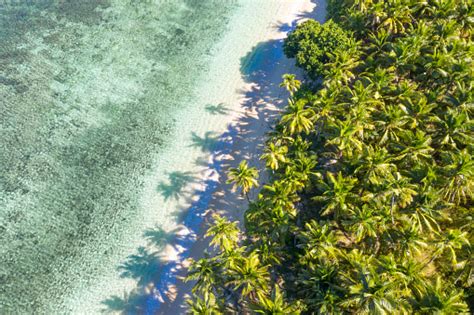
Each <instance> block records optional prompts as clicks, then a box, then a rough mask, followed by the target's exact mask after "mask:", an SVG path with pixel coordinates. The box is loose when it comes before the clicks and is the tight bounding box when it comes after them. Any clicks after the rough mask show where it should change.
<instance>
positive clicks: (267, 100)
mask: <svg viewBox="0 0 474 315" xmlns="http://www.w3.org/2000/svg"><path fill="white" fill-rule="evenodd" d="M325 6H326V4H325V3H324V1H311V0H301V1H294V2H287V1H284V2H282V3H281V4H280V7H279V9H278V15H277V17H276V18H275V20H276V21H273V22H271V23H270V24H269V25H268V27H267V29H266V34H265V40H264V41H260V42H259V43H258V45H257V46H255V47H254V49H252V51H251V52H250V53H249V54H248V55H247V57H246V58H245V60H244V62H242V63H243V65H242V67H241V68H242V69H241V70H243V71H241V72H242V77H243V78H244V81H245V84H244V85H243V86H242V87H240V89H239V94H241V99H240V101H239V104H238V105H239V107H240V109H241V111H240V112H238V113H237V114H236V113H235V112H234V113H233V115H228V118H230V119H229V121H228V127H227V130H226V131H225V132H224V133H223V134H221V135H220V136H219V138H218V139H219V140H218V141H217V144H216V146H215V147H214V148H213V150H212V152H211V154H210V155H209V164H208V165H209V168H208V169H207V170H205V171H204V172H203V174H201V175H202V177H201V178H200V179H199V184H197V185H196V187H194V188H193V189H195V191H198V192H199V193H198V194H197V196H194V199H193V201H194V202H193V203H192V204H191V206H190V208H189V212H188V214H187V215H186V218H185V219H184V224H183V225H181V226H180V227H179V228H178V232H177V233H176V236H177V240H176V242H175V243H174V244H173V245H170V244H168V245H167V246H166V247H165V250H164V251H163V255H162V259H163V261H164V262H165V263H166V267H165V268H164V270H162V272H161V275H160V280H159V281H158V283H157V285H156V286H155V287H154V289H153V294H151V295H150V296H149V298H148V299H147V303H146V305H147V306H146V307H145V314H156V313H159V314H172V313H176V314H181V313H184V311H185V307H186V303H185V299H186V298H187V297H188V293H189V292H190V291H191V288H192V286H193V284H192V283H186V282H184V281H183V279H184V276H185V273H186V267H187V266H188V264H189V263H188V259H189V258H193V259H199V258H200V257H202V256H203V253H204V251H205V250H206V249H208V245H209V240H208V239H206V238H204V234H205V231H206V226H207V224H208V222H209V218H210V216H211V214H213V213H220V214H222V215H224V216H226V217H227V218H228V219H230V220H237V221H238V222H239V224H240V225H242V224H243V214H244V212H245V210H246V207H247V201H246V200H245V198H243V197H242V196H240V194H239V193H238V192H233V191H232V189H231V186H232V185H228V184H226V183H225V182H226V173H227V170H228V169H229V168H230V167H235V166H236V165H237V164H238V163H239V162H240V161H241V160H242V159H247V160H249V162H250V164H251V165H252V166H256V167H257V168H258V169H259V171H262V170H264V163H263V162H262V161H260V160H259V156H260V154H261V151H262V149H263V145H264V142H265V139H266V134H267V133H268V132H269V131H270V129H271V125H272V124H273V122H274V120H275V119H276V117H277V115H278V114H279V112H280V111H281V109H282V107H283V106H284V100H286V97H287V96H288V94H287V93H286V91H284V90H283V89H282V88H280V87H279V84H280V82H281V77H282V75H283V74H285V73H299V72H300V71H298V69H296V68H295V66H294V62H293V61H290V60H288V59H287V58H286V57H285V56H284V55H283V51H282V40H283V39H284V38H285V37H286V34H287V32H288V31H290V30H292V29H294V27H295V26H296V25H297V24H298V23H300V22H302V21H304V20H305V19H307V18H310V17H311V18H315V19H317V20H319V21H323V19H324V17H325V11H326V10H325ZM260 178H261V180H263V181H265V179H266V176H265V174H264V173H263V172H261V173H260ZM253 194H256V191H254V192H253Z"/></svg>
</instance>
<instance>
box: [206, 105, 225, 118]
mask: <svg viewBox="0 0 474 315" xmlns="http://www.w3.org/2000/svg"><path fill="white" fill-rule="evenodd" d="M206 111H207V112H208V113H210V114H211V115H227V114H228V113H229V112H230V110H229V108H228V107H227V106H225V104H224V103H220V104H217V105H211V104H208V105H206Z"/></svg>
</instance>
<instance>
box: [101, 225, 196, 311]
mask: <svg viewBox="0 0 474 315" xmlns="http://www.w3.org/2000/svg"><path fill="white" fill-rule="evenodd" d="M143 237H144V238H145V239H146V240H147V243H148V246H147V247H144V246H140V247H138V249H137V251H136V253H135V254H133V255H130V256H128V257H127V258H126V259H125V261H124V262H122V263H121V264H120V265H119V266H118V267H117V271H118V272H119V275H120V278H123V279H133V280H135V281H136V283H137V285H136V288H135V289H133V290H132V291H130V292H129V293H127V292H124V294H123V296H117V295H114V296H111V297H109V298H108V299H106V300H104V301H102V304H103V305H104V306H105V307H104V309H103V310H102V312H104V313H123V314H141V313H144V312H145V311H146V309H147V308H148V307H150V305H149V304H150V301H153V303H157V302H156V296H161V297H162V298H163V297H164V298H166V295H165V294H163V293H164V292H165V289H166V288H168V287H169V285H171V283H170V282H169V281H168V280H166V279H163V278H160V275H161V276H163V273H165V274H169V275H171V274H173V272H174V271H173V268H175V267H176V263H175V262H167V261H163V259H162V257H161V255H160V253H161V250H162V249H164V248H165V247H166V246H168V245H171V246H173V247H174V248H177V246H178V245H179V244H180V242H186V241H187V240H188V237H190V236H188V235H185V234H184V235H183V234H182V233H180V229H174V230H172V231H169V232H167V231H165V230H164V229H163V228H161V227H159V226H157V227H155V228H152V229H148V230H146V231H145V232H144V233H143ZM164 278H166V277H164ZM171 278H172V277H171V276H170V279H171ZM163 288H165V289H163Z"/></svg>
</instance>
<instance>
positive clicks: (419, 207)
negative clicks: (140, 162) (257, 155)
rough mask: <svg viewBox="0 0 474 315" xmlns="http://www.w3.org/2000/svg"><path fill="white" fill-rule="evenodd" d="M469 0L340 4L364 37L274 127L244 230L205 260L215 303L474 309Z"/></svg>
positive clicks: (333, 310)
mask: <svg viewBox="0 0 474 315" xmlns="http://www.w3.org/2000/svg"><path fill="white" fill-rule="evenodd" d="M331 3H336V2H335V1H332V2H330V4H331ZM468 7H469V1H468V0H457V1H450V0H446V1H427V2H419V1H409V0H387V1H371V0H357V1H352V0H346V1H339V2H338V7H336V8H331V10H330V12H331V14H333V15H334V14H337V13H338V12H339V14H340V16H339V18H338V21H340V23H341V24H340V25H341V26H342V27H344V28H345V29H348V30H349V31H351V32H354V33H355V34H356V36H357V37H358V39H359V40H360V43H358V44H357V45H356V46H354V47H350V48H348V49H345V50H335V51H333V52H332V56H331V58H330V59H329V60H328V61H327V63H325V64H324V65H323V66H322V69H323V70H322V71H323V73H324V80H323V82H322V84H321V86H320V88H319V89H318V90H315V91H307V90H299V91H297V92H296V93H294V94H293V96H292V97H291V98H290V99H289V101H288V106H287V108H286V111H285V112H284V113H283V115H282V117H281V119H280V121H279V123H278V124H277V126H276V128H275V131H274V132H272V133H271V134H270V135H269V140H268V144H267V148H266V150H265V153H264V155H263V158H264V159H265V160H266V162H267V167H268V168H269V169H271V171H272V180H271V181H270V183H268V184H267V185H265V186H264V187H263V188H262V190H261V192H260V194H259V196H258V198H257V200H255V201H253V202H252V203H251V204H250V206H249V209H248V210H247V212H246V215H245V218H246V231H245V236H244V237H242V240H241V241H240V242H237V243H238V245H237V244H236V246H234V247H231V246H227V247H226V248H219V249H218V254H217V255H216V257H214V258H212V259H211V260H208V261H207V262H208V263H209V262H211V261H218V262H219V265H218V266H217V267H215V269H214V271H213V272H212V274H213V275H214V276H215V277H218V278H219V279H218V280H216V278H213V279H212V280H213V282H211V281H208V282H207V283H209V285H208V286H207V287H206V292H213V293H212V294H213V297H212V299H211V298H209V299H208V300H209V301H211V300H212V301H214V302H215V305H216V306H217V309H218V311H216V313H226V312H238V313H242V312H243V313H245V311H249V310H256V309H258V310H261V309H268V307H269V306H272V307H275V305H278V310H281V309H291V312H289V313H291V314H298V313H304V314H467V313H469V311H470V313H472V312H473V310H474V309H473V305H472V301H473V290H472V284H473V282H474V277H473V259H472V251H471V245H470V244H471V243H472V242H473V241H474V236H473V222H472V215H473V208H474V207H473V199H474V159H473V158H472V153H473V149H474V147H473V143H474V132H473V131H474V123H473V122H472V119H471V117H472V115H473V110H472V104H473V101H474V92H473V90H472V85H473V69H474V67H473V61H472V49H473V45H472V41H471V34H472V25H471V24H469V23H463V22H462V21H468V20H472V18H473V12H472V10H470V11H469V10H468V9H467V8H468ZM471 7H472V6H471ZM467 16H469V18H467ZM313 25H316V24H314V23H313ZM286 49H288V48H286ZM301 49H302V50H304V51H305V52H306V51H307V50H306V48H301ZM292 53H293V55H294V56H297V55H298V51H296V50H295V51H293V52H292ZM285 86H286V85H285ZM303 86H304V85H303ZM308 86H310V85H306V87H305V89H306V88H307V87H308ZM217 224H218V225H219V224H220V225H222V224H224V223H223V222H222V221H220V220H217ZM225 225H226V226H229V227H230V226H231V225H232V223H229V222H226V223H225ZM213 230H215V228H214V229H213ZM222 230H232V229H229V228H228V229H222ZM233 233H234V234H232V233H227V234H228V236H227V238H228V239H230V240H234V241H235V233H236V232H235V231H234V232H233ZM222 235H225V233H222V234H221V236H219V237H220V238H222ZM217 239H219V238H217ZM242 257H252V258H251V261H248V262H246V264H251V265H252V268H251V269H247V270H246V271H245V272H243V271H244V270H243V269H241V270H240V271H237V270H236V268H235V266H237V265H239V264H243V262H242V261H240V260H242ZM213 266H216V265H213ZM250 271H251V272H250ZM249 274H250V275H253V278H252V279H251V280H252V285H253V284H254V285H255V286H254V287H252V288H250V287H246V291H245V293H246V294H244V292H243V291H242V289H239V287H238V286H236V284H237V283H240V282H238V281H242V279H243V277H244V276H245V277H247V278H248V277H249ZM259 275H260V276H259ZM198 278H199V277H198ZM199 279H203V277H202V276H201V277H200V278H199ZM239 279H240V280H239ZM257 279H259V280H260V281H257ZM216 283H217V284H216ZM246 283H248V282H246ZM275 287H279V288H280V289H281V292H282V293H281V294H279V297H278V299H277V298H276V295H275V294H270V291H271V290H272V289H273V288H275ZM196 293H197V295H198V296H203V295H204V297H205V296H206V295H205V294H203V292H196ZM206 294H207V293H206ZM269 299H274V301H272V303H269ZM225 301H232V303H231V304H230V305H231V306H229V303H227V304H226V303H225ZM255 305H257V306H258V307H255ZM280 313H282V312H281V311H280ZM266 314H279V313H278V311H276V312H273V313H272V312H271V311H267V312H266Z"/></svg>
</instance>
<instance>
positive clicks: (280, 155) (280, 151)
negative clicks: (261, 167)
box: [261, 142, 288, 170]
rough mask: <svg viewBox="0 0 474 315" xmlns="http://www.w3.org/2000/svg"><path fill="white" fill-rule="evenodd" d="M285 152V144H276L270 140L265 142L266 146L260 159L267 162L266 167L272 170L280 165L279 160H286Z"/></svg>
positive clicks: (286, 150) (286, 149) (283, 161)
mask: <svg viewBox="0 0 474 315" xmlns="http://www.w3.org/2000/svg"><path fill="white" fill-rule="evenodd" d="M287 152H288V147H287V146H284V145H280V146H277V145H275V144H274V143H273V142H270V143H268V144H267V147H266V148H265V153H264V154H263V155H262V157H261V159H263V160H265V161H266V162H267V163H266V164H267V167H269V168H270V169H272V170H277V169H278V168H279V167H280V162H281V163H285V162H286V157H285V155H286V153H287Z"/></svg>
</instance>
